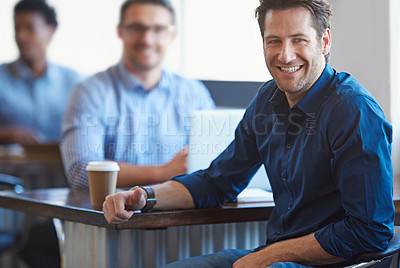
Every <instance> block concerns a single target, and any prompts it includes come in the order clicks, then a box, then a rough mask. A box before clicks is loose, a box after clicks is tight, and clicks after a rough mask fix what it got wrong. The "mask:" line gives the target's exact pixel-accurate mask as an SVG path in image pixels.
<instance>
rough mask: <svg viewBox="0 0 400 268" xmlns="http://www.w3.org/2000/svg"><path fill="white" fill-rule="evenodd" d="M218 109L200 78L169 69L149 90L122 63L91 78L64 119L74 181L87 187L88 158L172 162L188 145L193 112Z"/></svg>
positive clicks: (69, 172)
mask: <svg viewBox="0 0 400 268" xmlns="http://www.w3.org/2000/svg"><path fill="white" fill-rule="evenodd" d="M214 107H215V104H214V101H213V100H212V98H211V96H210V93H209V91H208V90H207V88H206V87H205V86H204V85H203V84H202V83H201V82H199V81H196V80H191V79H186V78H183V77H181V76H179V75H177V74H174V73H171V72H168V71H165V70H164V71H163V73H162V76H161V79H160V81H159V82H158V84H157V85H156V86H155V87H154V88H152V89H151V90H150V91H146V89H145V88H144V87H143V86H142V85H141V84H140V83H139V81H138V80H137V79H136V78H135V77H134V76H133V75H132V74H131V73H129V72H128V71H127V70H126V68H125V66H124V64H123V62H122V61H121V62H120V63H119V64H117V65H115V66H112V67H110V68H109V69H108V70H106V71H104V72H101V73H98V74H96V75H94V76H92V77H90V78H89V79H87V80H86V81H84V82H83V83H82V84H80V85H78V86H77V87H76V89H75V90H74V92H73V93H72V96H71V100H70V103H69V105H68V108H67V111H66V114H65V119H64V122H63V138H62V141H61V152H62V156H63V162H64V166H65V170H66V172H67V178H68V181H69V183H70V185H71V186H72V187H79V188H86V187H88V179H87V171H86V169H85V168H86V165H87V163H88V162H89V161H98V160H104V159H109V160H115V161H119V162H127V163H130V164H135V165H157V164H164V163H166V162H168V161H170V160H171V159H172V158H173V156H174V155H175V154H176V153H178V152H179V151H180V150H181V149H182V148H183V147H184V146H185V145H187V142H188V134H189V127H190V118H191V115H192V112H193V111H195V110H202V109H214Z"/></svg>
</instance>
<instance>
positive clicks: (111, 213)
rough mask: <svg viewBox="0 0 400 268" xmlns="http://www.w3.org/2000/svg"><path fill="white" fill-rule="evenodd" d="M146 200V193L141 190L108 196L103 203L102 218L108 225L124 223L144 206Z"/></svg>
mask: <svg viewBox="0 0 400 268" xmlns="http://www.w3.org/2000/svg"><path fill="white" fill-rule="evenodd" d="M146 198H147V196H146V191H144V190H143V189H141V188H138V189H136V190H135V191H127V192H119V193H115V194H112V195H109V196H107V197H106V200H105V201H104V203H103V212H104V217H105V218H106V220H107V222H108V223H110V224H118V223H124V222H126V221H128V220H129V219H130V218H131V217H132V215H133V213H134V211H135V210H139V209H142V208H143V207H144V206H145V205H146Z"/></svg>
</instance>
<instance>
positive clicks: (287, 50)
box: [278, 42, 296, 64]
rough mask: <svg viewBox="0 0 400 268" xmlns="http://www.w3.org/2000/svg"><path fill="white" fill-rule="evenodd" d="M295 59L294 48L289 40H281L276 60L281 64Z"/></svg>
mask: <svg viewBox="0 0 400 268" xmlns="http://www.w3.org/2000/svg"><path fill="white" fill-rule="evenodd" d="M294 59H296V50H295V48H294V47H293V44H291V43H290V42H283V43H282V46H281V48H280V51H279V56H278V60H279V61H280V62H282V63H283V64H288V63H290V62H291V61H293V60H294Z"/></svg>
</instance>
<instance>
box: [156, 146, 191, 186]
mask: <svg viewBox="0 0 400 268" xmlns="http://www.w3.org/2000/svg"><path fill="white" fill-rule="evenodd" d="M187 157H188V147H187V146H186V147H184V148H183V149H182V150H181V151H179V152H178V153H177V154H176V155H175V156H174V158H172V160H171V161H169V162H168V163H166V164H165V165H163V166H162V169H163V173H164V174H165V175H166V178H167V179H170V178H171V177H173V176H177V175H181V174H186V173H187Z"/></svg>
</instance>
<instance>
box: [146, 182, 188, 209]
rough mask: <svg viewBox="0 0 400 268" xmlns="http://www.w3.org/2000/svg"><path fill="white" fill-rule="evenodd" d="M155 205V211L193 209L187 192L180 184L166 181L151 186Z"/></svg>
mask: <svg viewBox="0 0 400 268" xmlns="http://www.w3.org/2000/svg"><path fill="white" fill-rule="evenodd" d="M152 188H153V190H154V193H155V196H156V199H157V204H156V206H155V207H154V208H155V209H159V210H163V209H189V208H194V207H195V206H194V202H193V198H192V196H191V194H190V192H189V190H188V189H187V188H186V187H185V186H184V185H183V184H182V183H180V182H177V181H167V182H164V183H162V184H157V185H153V186H152Z"/></svg>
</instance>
